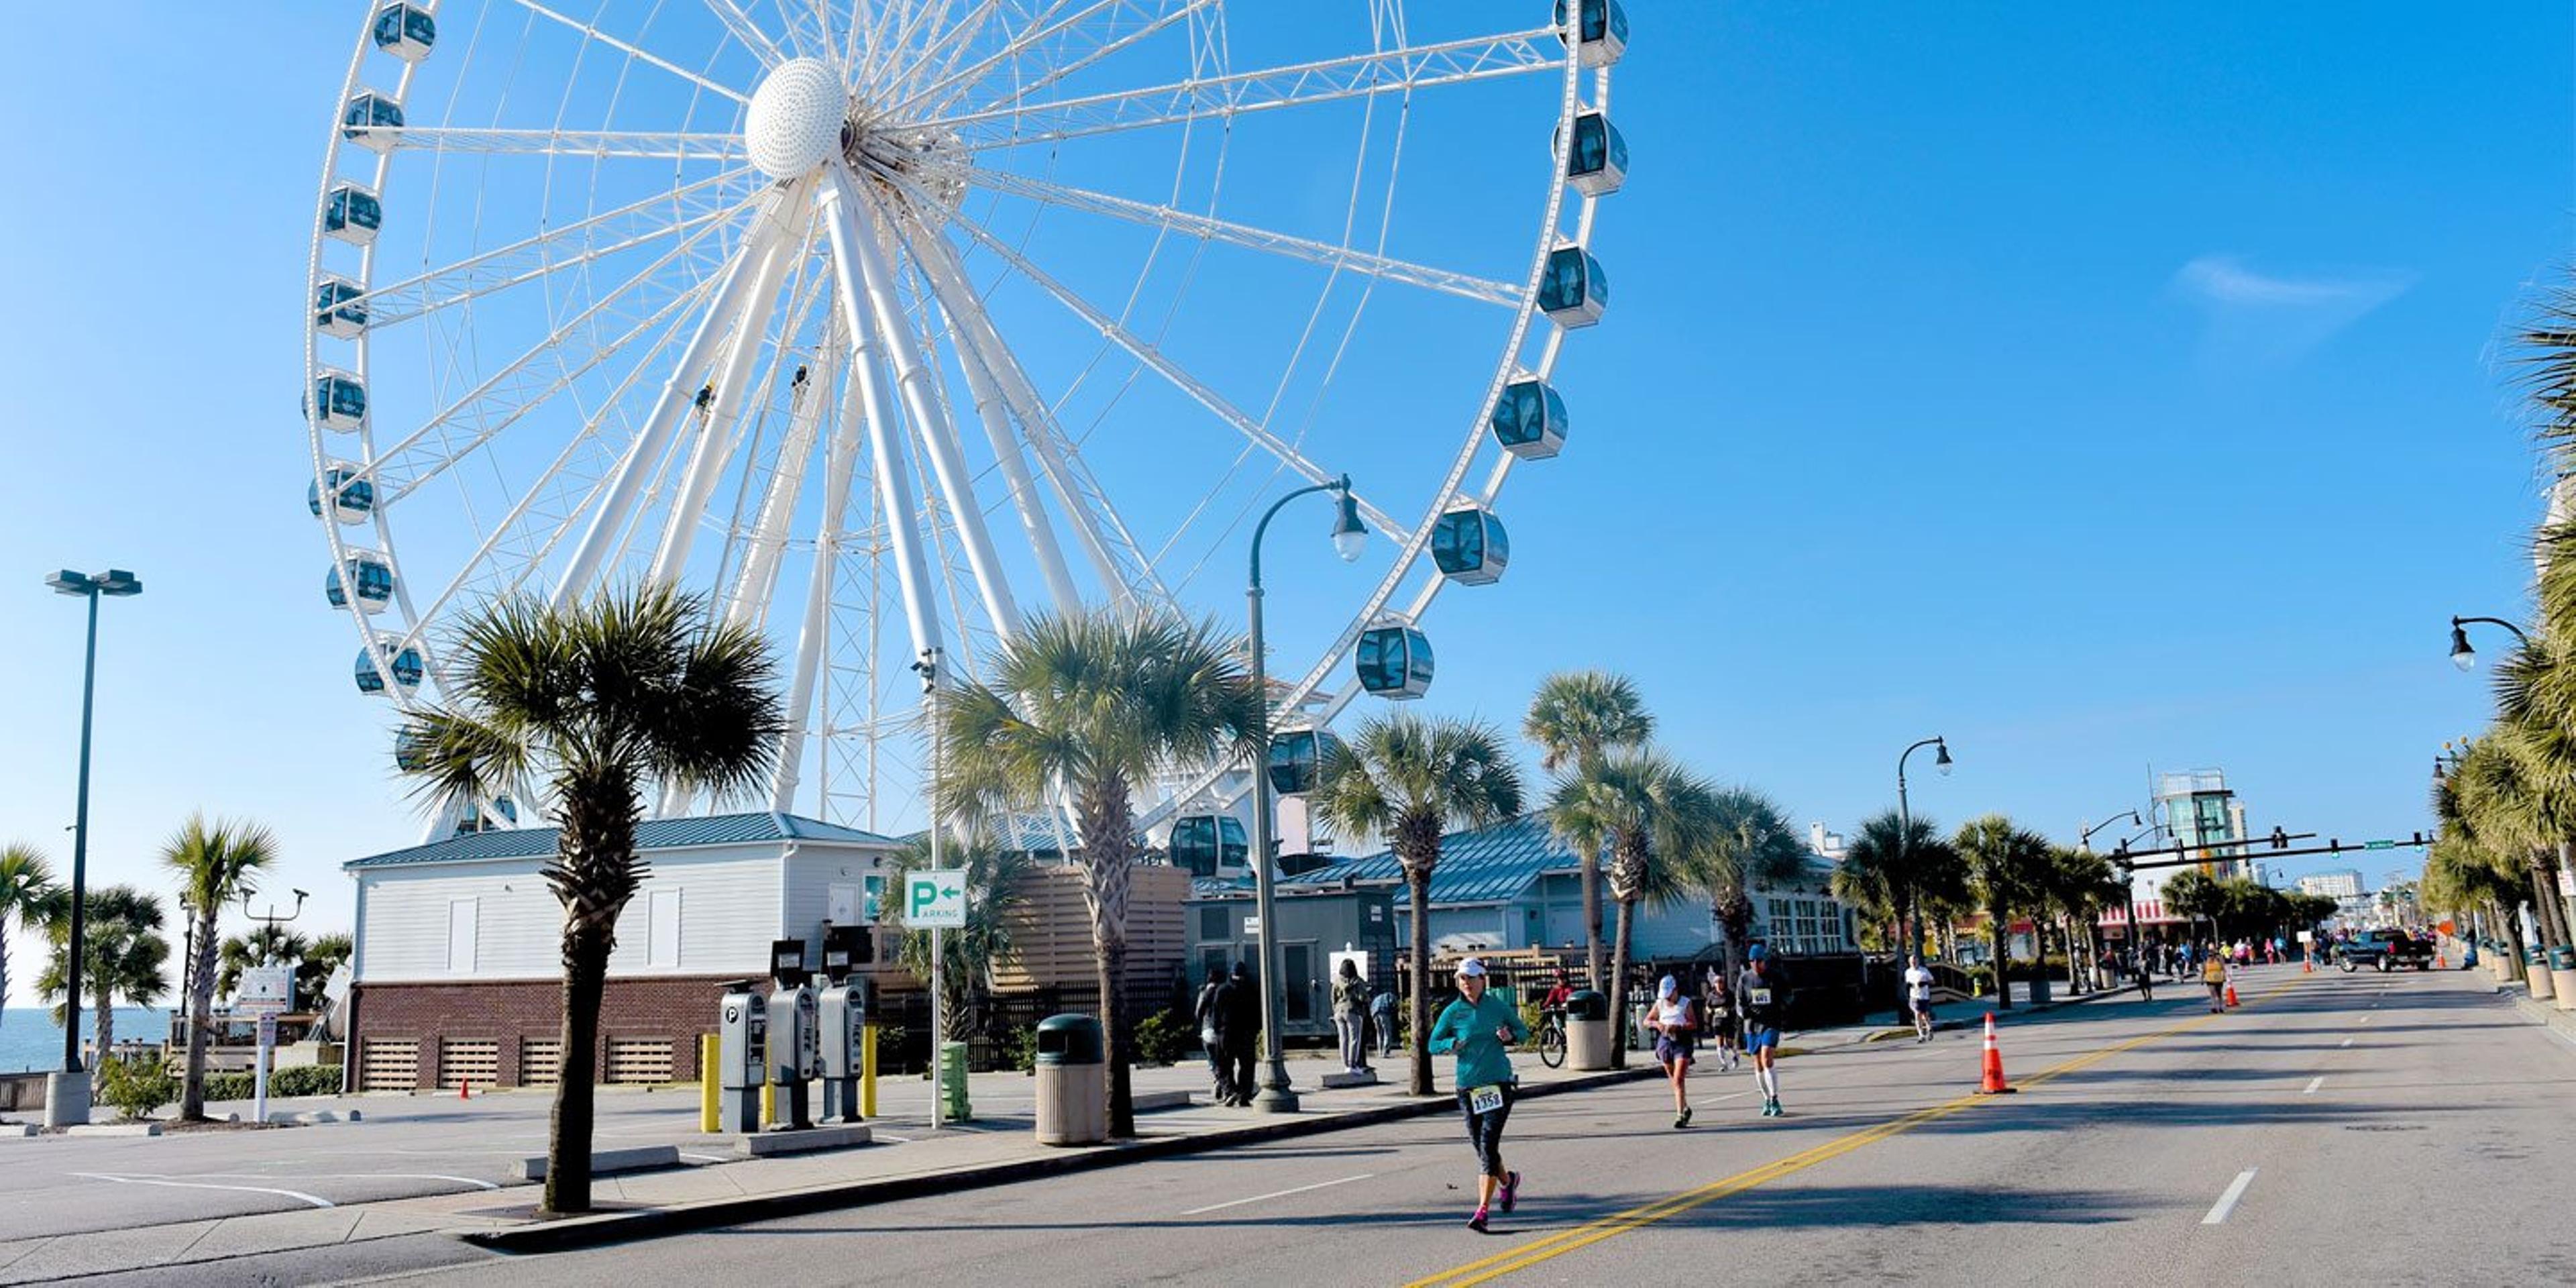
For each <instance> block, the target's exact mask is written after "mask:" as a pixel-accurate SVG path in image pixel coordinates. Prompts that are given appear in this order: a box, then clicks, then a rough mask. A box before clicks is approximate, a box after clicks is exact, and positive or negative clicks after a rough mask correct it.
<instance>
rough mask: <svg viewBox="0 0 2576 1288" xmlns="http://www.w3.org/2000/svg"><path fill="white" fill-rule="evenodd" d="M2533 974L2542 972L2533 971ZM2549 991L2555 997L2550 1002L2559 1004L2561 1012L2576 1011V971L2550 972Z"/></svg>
mask: <svg viewBox="0 0 2576 1288" xmlns="http://www.w3.org/2000/svg"><path fill="white" fill-rule="evenodd" d="M2532 974H2534V975H2538V974H2540V972H2538V971H2533V972H2532ZM2549 991H2550V992H2551V993H2552V994H2553V995H2554V996H2553V997H2552V998H2551V999H2550V1000H2551V1001H2553V1002H2555V1003H2557V1005H2558V1009H2559V1010H2562V1011H2576V970H2553V971H2550V972H2549Z"/></svg>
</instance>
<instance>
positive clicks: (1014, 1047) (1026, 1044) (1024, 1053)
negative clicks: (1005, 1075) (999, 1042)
mask: <svg viewBox="0 0 2576 1288" xmlns="http://www.w3.org/2000/svg"><path fill="white" fill-rule="evenodd" d="M1003 1051H1004V1053H1005V1054H1006V1055H1008V1056H1009V1057H1010V1060H1011V1067H1012V1068H1014V1069H1017V1070H1019V1071H1020V1072H1022V1073H1036V1072H1037V1071H1038V1031H1037V1030H1036V1029H1035V1028H1022V1029H1016V1030H1013V1031H1012V1033H1011V1038H1010V1041H1009V1042H1008V1043H1006V1044H1004V1046H1003Z"/></svg>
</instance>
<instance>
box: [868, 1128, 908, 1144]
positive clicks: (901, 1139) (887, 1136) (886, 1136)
mask: <svg viewBox="0 0 2576 1288" xmlns="http://www.w3.org/2000/svg"><path fill="white" fill-rule="evenodd" d="M876 1138H877V1139H878V1140H890V1141H893V1142H895V1143H896V1144H898V1145H909V1144H911V1143H912V1137H910V1136H897V1135H895V1134H894V1133H893V1132H888V1131H881V1132H878V1133H876Z"/></svg>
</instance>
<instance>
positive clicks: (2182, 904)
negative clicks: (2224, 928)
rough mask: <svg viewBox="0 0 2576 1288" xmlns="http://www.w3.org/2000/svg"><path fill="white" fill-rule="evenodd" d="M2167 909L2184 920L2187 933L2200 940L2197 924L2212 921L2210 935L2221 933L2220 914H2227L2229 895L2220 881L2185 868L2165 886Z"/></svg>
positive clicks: (2195, 869) (2206, 874) (2167, 881)
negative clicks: (2206, 919)
mask: <svg viewBox="0 0 2576 1288" xmlns="http://www.w3.org/2000/svg"><path fill="white" fill-rule="evenodd" d="M2163 898H2164V905H2165V906H2166V907H2168V908H2171V909H2173V910H2174V911H2175V912H2176V913H2178V914H2180V915H2181V916H2182V918H2183V928H2184V930H2185V931H2186V932H2187V933H2189V934H2191V935H2193V936H2194V937H2197V936H2198V934H2199V931H2198V926H2197V923H2198V922H2199V920H2200V919H2201V918H2203V917H2207V918H2209V930H2210V933H2211V934H2213V935H2215V934H2217V933H2218V914H2219V913H2221V912H2224V911H2226V908H2227V892H2226V891H2224V890H2222V889H2220V888H2219V886H2218V879H2217V878H2216V877H2213V876H2211V875H2209V874H2208V873H2206V872H2203V871H2201V870H2200V869H2198V868H2184V869H2183V870H2182V871H2180V872H2176V873H2174V874H2173V875H2172V876H2169V877H2166V878H2165V881H2164V886H2163Z"/></svg>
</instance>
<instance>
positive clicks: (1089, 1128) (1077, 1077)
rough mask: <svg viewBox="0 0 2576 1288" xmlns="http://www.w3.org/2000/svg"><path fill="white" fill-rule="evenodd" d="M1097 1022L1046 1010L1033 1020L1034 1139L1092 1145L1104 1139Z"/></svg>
mask: <svg viewBox="0 0 2576 1288" xmlns="http://www.w3.org/2000/svg"><path fill="white" fill-rule="evenodd" d="M1103 1045H1104V1044H1103V1043H1102V1041H1101V1036H1100V1021H1098V1020H1095V1019H1093V1018H1091V1017H1090V1016H1088V1015H1050V1016H1048V1017H1047V1018H1045V1019H1043V1020H1040V1021H1038V1070H1037V1072H1038V1115H1037V1116H1038V1143H1039V1144H1041V1145H1097V1144H1099V1143H1100V1142H1102V1141H1105V1140H1107V1139H1109V1065H1108V1063H1107V1062H1106V1061H1105V1060H1104V1059H1103V1058H1102V1048H1103Z"/></svg>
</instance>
